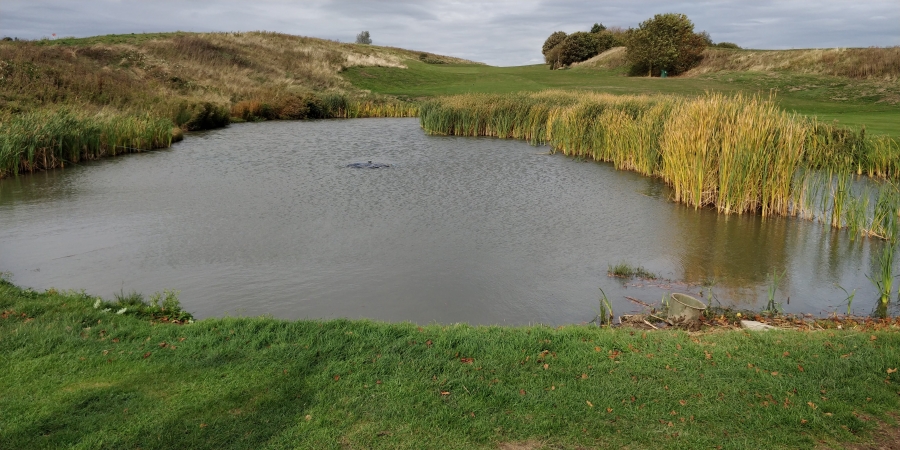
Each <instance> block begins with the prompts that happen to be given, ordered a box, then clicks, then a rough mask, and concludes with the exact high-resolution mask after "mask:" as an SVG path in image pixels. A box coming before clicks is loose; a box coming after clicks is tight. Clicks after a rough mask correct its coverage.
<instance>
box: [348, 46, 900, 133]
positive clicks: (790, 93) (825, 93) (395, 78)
mask: <svg viewBox="0 0 900 450" xmlns="http://www.w3.org/2000/svg"><path fill="white" fill-rule="evenodd" d="M406 63H407V65H408V66H409V67H408V68H407V69H397V68H384V67H353V68H350V69H347V70H346V71H344V72H343V73H342V75H343V76H344V78H345V79H347V80H349V81H350V82H352V83H353V84H354V85H355V86H357V87H360V88H362V89H368V90H371V91H372V92H376V93H381V94H389V95H396V96H402V97H428V96H436V95H447V94H461V93H468V92H489V93H506V92H518V91H539V90H544V89H572V90H591V91H598V92H609V93H614V94H657V93H662V94H675V95H688V96H694V95H701V94H703V93H704V92H707V91H710V92H725V93H736V92H744V93H751V94H755V93H759V94H762V95H764V96H768V95H769V94H770V93H771V92H774V93H775V94H776V99H777V101H778V102H779V104H780V105H781V106H782V107H783V108H785V109H786V110H789V111H796V112H798V113H801V114H805V115H810V116H816V117H819V118H820V119H822V120H826V121H829V122H830V121H832V120H837V121H838V122H839V123H840V124H843V125H847V126H851V127H860V126H863V125H864V126H865V127H866V129H867V131H868V132H869V133H871V134H887V135H891V136H895V137H900V105H898V104H896V103H895V104H891V103H890V101H892V100H893V101H895V102H896V101H897V99H898V98H900V83H898V82H896V81H894V82H875V81H862V80H850V79H847V78H839V77H829V76H816V75H802V74H792V73H787V72H777V73H762V72H738V73H727V72H726V73H715V74H708V75H702V76H698V77H689V78H685V77H674V78H666V79H661V78H647V77H628V76H625V74H624V72H623V71H622V70H604V69H593V68H586V67H576V68H573V69H569V70H554V71H551V70H548V69H547V66H545V65H533V66H519V67H492V66H486V65H475V64H472V65H454V64H425V63H422V62H419V61H407V62H406Z"/></svg>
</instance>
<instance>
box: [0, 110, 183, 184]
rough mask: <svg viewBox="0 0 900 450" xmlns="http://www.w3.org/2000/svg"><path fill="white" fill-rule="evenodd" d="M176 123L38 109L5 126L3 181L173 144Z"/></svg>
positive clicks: (0, 155) (0, 138)
mask: <svg viewBox="0 0 900 450" xmlns="http://www.w3.org/2000/svg"><path fill="white" fill-rule="evenodd" d="M172 129H173V125H172V122H170V121H169V120H166V119H158V118H153V117H150V116H119V115H104V114H99V115H93V116H87V115H78V114H75V113H72V112H70V111H67V110H58V111H36V112H30V113H25V114H21V115H17V116H15V117H13V118H12V119H11V120H9V121H7V122H4V123H2V124H0V177H3V176H7V175H15V174H18V173H22V172H33V171H35V170H45V169H51V168H57V167H64V166H65V165H66V164H70V163H76V162H78V161H80V160H83V159H96V158H100V157H102V156H106V155H115V154H118V153H131V152H140V151H146V150H151V149H155V148H163V147H168V146H169V145H171V142H172Z"/></svg>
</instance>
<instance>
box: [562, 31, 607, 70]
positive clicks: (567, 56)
mask: <svg viewBox="0 0 900 450" xmlns="http://www.w3.org/2000/svg"><path fill="white" fill-rule="evenodd" d="M559 46H560V49H559V61H560V63H561V64H562V65H564V66H568V65H569V64H572V63H577V62H581V61H584V60H586V59H590V58H592V57H594V56H596V55H597V54H599V53H600V40H599V39H598V35H597V34H594V33H586V32H584V31H578V32H575V33H572V34H570V35H568V36H566V39H565V40H563V41H562V43H561V44H559Z"/></svg>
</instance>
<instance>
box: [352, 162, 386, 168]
mask: <svg viewBox="0 0 900 450" xmlns="http://www.w3.org/2000/svg"><path fill="white" fill-rule="evenodd" d="M347 167H352V168H354V169H384V168H387V167H391V165H390V164H384V163H373V162H372V161H369V162H364V163H350V164H347Z"/></svg>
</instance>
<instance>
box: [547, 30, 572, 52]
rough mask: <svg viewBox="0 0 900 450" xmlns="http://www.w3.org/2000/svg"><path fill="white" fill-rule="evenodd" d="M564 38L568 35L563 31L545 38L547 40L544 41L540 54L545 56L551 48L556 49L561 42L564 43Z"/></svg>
mask: <svg viewBox="0 0 900 450" xmlns="http://www.w3.org/2000/svg"><path fill="white" fill-rule="evenodd" d="M566 36H568V35H567V34H566V32H565V31H557V32H554V33H553V34H551V35H550V36H549V37H548V38H547V40H546V41H544V45H543V47H541V53H543V54H544V56H547V52H549V51H550V50H552V49H553V47H556V46H557V45H559V44H560V43H562V41H564V40H565V39H566Z"/></svg>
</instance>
